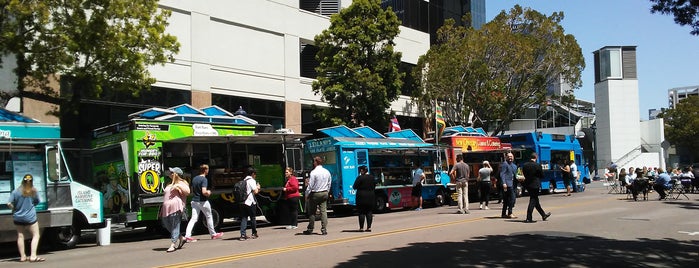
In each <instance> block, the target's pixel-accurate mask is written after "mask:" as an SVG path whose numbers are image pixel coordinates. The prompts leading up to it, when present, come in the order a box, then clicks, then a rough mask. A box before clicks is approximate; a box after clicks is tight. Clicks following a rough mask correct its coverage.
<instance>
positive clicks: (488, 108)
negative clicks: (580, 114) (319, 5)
mask: <svg viewBox="0 0 699 268" xmlns="http://www.w3.org/2000/svg"><path fill="white" fill-rule="evenodd" d="M562 20H563V13H562V12H558V13H553V14H552V15H551V16H545V15H543V14H541V13H539V12H537V11H535V10H531V9H528V8H527V9H524V8H522V7H520V6H519V5H516V6H514V7H513V8H512V9H511V10H510V12H509V13H505V12H504V11H503V12H501V13H500V14H499V15H497V16H496V17H495V18H494V19H493V20H492V21H490V22H488V23H486V24H485V25H483V26H482V28H481V29H480V30H476V29H473V28H470V27H469V28H465V27H462V26H454V21H447V22H445V25H444V26H443V27H442V28H440V30H439V32H438V34H439V36H438V40H439V45H436V46H433V47H432V48H430V50H429V51H428V53H427V54H426V55H424V56H423V57H422V58H421V59H420V61H419V63H418V66H417V67H416V69H415V76H416V77H419V79H416V80H417V81H418V83H420V85H419V86H418V87H419V88H422V89H423V90H422V91H420V92H418V93H417V94H415V95H414V96H413V100H414V101H415V102H416V103H417V105H418V106H419V107H420V109H419V110H421V111H424V112H425V116H430V115H432V114H433V113H434V102H435V100H437V101H438V102H439V104H440V106H442V107H443V108H444V116H445V118H446V121H447V122H448V123H447V124H448V125H453V124H465V123H466V122H468V121H469V119H471V120H473V123H474V126H479V127H483V128H484V129H485V130H486V131H488V132H490V133H492V134H493V135H496V134H498V133H501V132H502V131H504V130H505V127H506V126H507V125H509V123H511V122H512V120H513V119H515V118H517V117H518V116H520V115H522V114H523V113H524V111H525V110H526V109H527V108H530V107H536V106H537V105H539V104H543V103H545V101H546V99H547V96H546V92H547V90H546V87H547V86H548V85H551V84H554V83H559V82H560V79H563V80H565V81H567V83H568V84H570V85H571V87H572V88H579V87H580V86H581V85H582V81H581V79H580V77H581V72H582V70H583V69H584V68H585V60H584V58H583V55H582V50H581V49H580V46H579V45H578V43H577V41H576V40H575V37H574V36H572V35H570V34H566V33H565V32H564V29H563V27H562V26H561V25H560V22H561V21H562Z"/></svg>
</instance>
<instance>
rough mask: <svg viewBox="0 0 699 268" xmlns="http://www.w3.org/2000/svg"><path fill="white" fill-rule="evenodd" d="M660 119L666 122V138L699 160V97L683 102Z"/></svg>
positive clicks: (667, 111) (689, 98)
mask: <svg viewBox="0 0 699 268" xmlns="http://www.w3.org/2000/svg"><path fill="white" fill-rule="evenodd" d="M660 117H662V118H663V119H664V120H665V138H666V139H667V140H668V141H669V142H670V143H671V144H673V145H675V146H678V147H685V148H686V149H687V151H689V152H691V153H692V158H693V159H694V161H696V160H699V139H697V137H699V97H697V96H691V97H688V98H686V99H683V100H681V101H680V102H678V103H677V105H676V106H675V108H674V109H668V110H666V111H664V112H663V113H662V114H661V115H660Z"/></svg>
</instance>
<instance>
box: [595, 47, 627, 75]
mask: <svg viewBox="0 0 699 268" xmlns="http://www.w3.org/2000/svg"><path fill="white" fill-rule="evenodd" d="M599 55H600V56H599V57H600V59H599V62H600V67H599V71H600V74H599V76H600V80H601V81H604V80H607V79H622V78H623V77H622V75H621V71H622V66H621V48H606V49H604V50H602V51H600V54H599Z"/></svg>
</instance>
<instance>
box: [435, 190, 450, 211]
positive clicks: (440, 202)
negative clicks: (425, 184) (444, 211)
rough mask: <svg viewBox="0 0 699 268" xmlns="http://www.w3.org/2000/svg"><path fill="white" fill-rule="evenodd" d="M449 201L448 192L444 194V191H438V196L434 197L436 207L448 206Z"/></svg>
mask: <svg viewBox="0 0 699 268" xmlns="http://www.w3.org/2000/svg"><path fill="white" fill-rule="evenodd" d="M448 201H449V197H448V196H447V194H446V192H444V190H442V189H439V190H437V195H435V196H434V205H435V206H436V207H441V206H444V205H445V204H447V203H448Z"/></svg>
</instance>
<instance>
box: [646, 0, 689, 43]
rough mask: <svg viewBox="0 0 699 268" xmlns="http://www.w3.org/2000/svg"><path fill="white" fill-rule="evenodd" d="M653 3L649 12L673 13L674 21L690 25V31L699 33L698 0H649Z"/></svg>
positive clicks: (682, 24)
mask: <svg viewBox="0 0 699 268" xmlns="http://www.w3.org/2000/svg"><path fill="white" fill-rule="evenodd" d="M650 1H651V2H652V3H653V7H651V9H650V12H651V13H660V14H663V15H668V14H670V15H673V16H674V17H675V23H677V24H679V25H681V26H687V25H689V27H692V31H690V33H691V34H692V35H699V1H697V0H650Z"/></svg>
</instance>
